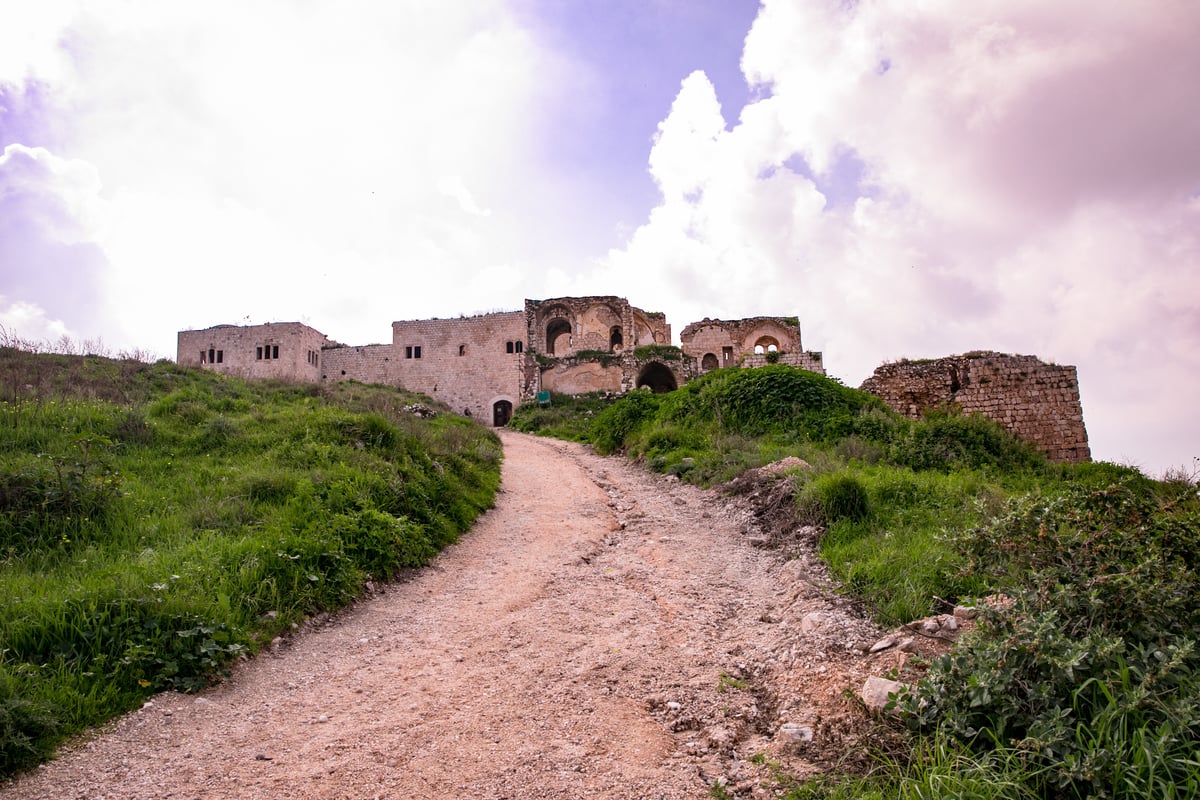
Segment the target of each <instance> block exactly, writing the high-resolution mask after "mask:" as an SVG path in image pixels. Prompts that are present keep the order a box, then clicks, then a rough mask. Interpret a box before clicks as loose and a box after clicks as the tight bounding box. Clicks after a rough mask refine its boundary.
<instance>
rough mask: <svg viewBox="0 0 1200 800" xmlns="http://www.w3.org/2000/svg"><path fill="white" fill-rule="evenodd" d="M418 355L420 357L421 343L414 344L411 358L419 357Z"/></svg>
mask: <svg viewBox="0 0 1200 800" xmlns="http://www.w3.org/2000/svg"><path fill="white" fill-rule="evenodd" d="M420 357H421V345H416V346H415V347H413V358H420Z"/></svg>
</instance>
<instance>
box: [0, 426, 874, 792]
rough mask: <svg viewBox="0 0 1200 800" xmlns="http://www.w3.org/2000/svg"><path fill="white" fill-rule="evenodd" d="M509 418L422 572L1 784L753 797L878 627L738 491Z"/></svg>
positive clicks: (797, 763) (860, 672)
mask: <svg viewBox="0 0 1200 800" xmlns="http://www.w3.org/2000/svg"><path fill="white" fill-rule="evenodd" d="M502 438H503V440H504V445H505V453H506V459H505V465H504V474H503V486H502V492H501V494H500V495H499V496H498V498H497V504H496V507H495V508H494V509H493V510H492V511H490V512H488V514H486V515H485V516H484V517H483V518H482V519H481V520H480V522H479V524H478V525H477V526H476V528H475V529H474V530H473V531H472V532H471V533H470V534H468V535H467V536H465V537H463V539H462V540H461V541H460V542H459V543H457V544H456V545H454V546H453V547H451V548H449V549H448V550H447V551H446V552H445V553H443V554H442V555H441V556H440V557H439V558H438V560H437V561H436V562H435V564H434V565H433V566H432V567H431V568H429V569H427V570H425V571H423V572H421V573H420V574H418V575H417V576H416V577H415V578H413V579H412V580H410V581H407V582H404V583H398V584H394V585H391V586H388V587H387V588H386V592H385V593H383V594H381V595H378V596H376V597H375V598H373V599H371V600H370V601H368V602H364V603H362V604H360V605H359V606H358V607H356V608H354V609H352V610H350V611H347V612H345V613H343V614H340V615H338V616H337V617H335V618H334V619H332V620H330V621H327V622H325V623H323V624H319V625H315V626H313V627H312V628H311V629H310V630H307V631H305V632H304V633H302V634H301V635H298V636H296V637H295V638H294V639H293V640H292V641H291V642H288V643H285V644H284V645H283V646H282V647H280V648H278V649H277V650H276V651H274V652H271V653H264V654H262V655H261V656H259V657H258V658H256V659H254V660H253V661H252V662H250V663H248V664H246V665H245V666H243V667H241V668H240V669H238V670H237V672H236V674H235V675H234V677H233V679H231V680H230V681H228V682H226V683H225V684H223V685H221V686H219V687H216V688H214V689H213V690H211V691H208V692H206V693H204V694H203V695H200V696H183V695H174V694H167V695H160V696H158V697H155V698H154V700H153V701H152V702H150V703H148V704H147V705H146V707H144V708H142V709H141V710H140V711H137V712H135V713H133V714H130V715H128V716H127V717H125V718H123V719H121V720H119V721H118V722H117V723H115V724H114V725H113V726H111V727H110V728H109V729H108V730H106V731H105V732H104V733H103V734H102V735H99V736H97V737H95V738H93V739H92V740H91V741H88V742H86V743H84V744H82V745H80V746H78V747H76V748H74V749H73V750H72V752H69V753H67V754H65V755H64V756H62V757H61V758H60V759H59V760H57V761H55V762H53V763H51V764H47V765H44V766H42V767H41V768H39V769H37V770H35V771H33V772H31V773H30V774H28V775H26V776H24V777H23V778H22V779H20V780H18V781H15V782H13V783H9V784H5V785H2V786H0V797H2V798H89V800H100V798H151V797H153V798H268V797H269V798H279V797H293V798H370V797H411V798H448V797H471V798H594V797H607V798H702V797H707V796H709V788H710V786H711V784H712V781H713V780H715V779H718V778H719V779H722V780H723V781H725V782H727V784H728V790H729V791H730V793H734V794H738V793H741V794H747V795H750V796H759V797H762V796H768V795H769V794H770V793H771V791H770V789H769V788H764V787H763V785H762V780H763V779H764V777H765V776H766V772H767V770H766V768H765V767H763V766H762V765H761V764H755V763H752V762H751V761H750V759H751V757H752V756H754V755H755V754H757V753H764V754H767V755H769V756H770V758H772V759H778V760H780V761H781V762H782V763H785V764H787V765H788V766H789V767H791V768H792V769H795V770H799V771H804V770H805V769H807V768H810V765H811V762H812V761H813V760H814V759H819V757H820V753H821V750H822V749H823V748H826V747H829V746H831V745H833V744H835V743H836V739H837V737H838V736H839V735H840V732H841V730H842V728H843V727H844V724H843V723H844V722H845V720H847V719H848V718H849V717H851V716H852V713H850V712H848V711H847V704H846V702H845V700H844V698H843V697H842V693H843V690H844V689H845V688H846V687H847V686H853V685H857V684H860V683H861V682H862V679H863V677H864V676H865V675H866V674H867V672H868V670H869V669H872V667H871V666H869V665H868V663H867V661H866V660H865V659H864V658H863V656H862V655H861V650H862V649H863V648H864V646H865V645H869V644H870V643H871V642H872V641H874V639H875V638H876V637H877V635H878V632H877V631H876V630H874V629H873V628H872V627H871V626H870V625H868V624H867V623H865V622H863V621H862V620H860V619H858V618H857V617H856V616H855V615H853V614H852V613H850V610H849V609H847V608H846V607H845V604H844V603H841V602H840V601H839V600H837V599H836V598H835V597H834V596H833V595H831V594H830V593H829V592H828V591H827V587H826V586H825V583H824V581H823V579H822V578H821V575H823V572H822V570H821V569H820V567H819V565H817V564H816V563H815V562H813V561H812V560H811V559H808V558H806V557H804V556H803V555H802V556H801V557H799V558H793V559H790V560H784V559H782V558H781V557H780V556H779V555H778V553H775V552H771V551H765V550H760V549H756V548H754V547H751V546H750V544H749V543H748V540H747V536H746V532H745V525H746V523H747V521H748V520H749V518H750V514H749V512H748V511H746V510H745V509H744V508H743V507H742V506H741V505H740V501H732V500H727V499H725V498H722V497H720V496H719V495H717V494H715V493H711V492H704V491H701V490H699V489H696V488H694V487H690V486H687V485H682V484H680V483H678V482H677V481H674V480H673V479H670V478H665V477H662V476H654V475H650V474H647V473H644V472H642V471H640V470H639V469H637V468H635V467H631V466H628V465H626V464H624V463H623V462H621V461H620V460H617V459H603V458H600V457H598V456H595V455H594V454H592V453H590V452H589V451H587V450H586V449H584V448H582V447H579V446H577V445H572V444H568V443H563V442H556V441H550V440H542V439H534V438H532V437H527V436H523V435H520V434H515V433H511V432H507V431H505V432H503V433H502ZM873 668H874V669H875V671H878V670H879V666H878V665H875V666H874V667H873ZM785 723H789V724H788V725H785ZM810 733H811V734H812V735H813V736H814V737H815V741H813V742H812V743H808V744H805V743H804V742H803V740H804V739H806V738H807V737H808V736H809V734H810ZM758 760H759V761H761V759H758Z"/></svg>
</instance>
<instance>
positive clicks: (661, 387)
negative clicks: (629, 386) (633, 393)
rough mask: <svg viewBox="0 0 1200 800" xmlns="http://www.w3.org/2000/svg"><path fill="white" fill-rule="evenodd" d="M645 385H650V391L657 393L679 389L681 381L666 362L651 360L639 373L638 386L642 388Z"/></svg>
mask: <svg viewBox="0 0 1200 800" xmlns="http://www.w3.org/2000/svg"><path fill="white" fill-rule="evenodd" d="M643 386H647V387H649V388H650V391H652V392H654V393H655V394H665V393H667V392H673V391H675V390H676V389H678V388H679V381H678V380H676V379H675V373H674V372H671V370H670V369H669V368H668V367H667V366H666V365H665V364H661V363H659V362H658V361H651V362H650V363H649V364H647V365H646V366H644V367H642V371H641V372H639V373H638V378H637V388H639V389H640V388H642V387H643Z"/></svg>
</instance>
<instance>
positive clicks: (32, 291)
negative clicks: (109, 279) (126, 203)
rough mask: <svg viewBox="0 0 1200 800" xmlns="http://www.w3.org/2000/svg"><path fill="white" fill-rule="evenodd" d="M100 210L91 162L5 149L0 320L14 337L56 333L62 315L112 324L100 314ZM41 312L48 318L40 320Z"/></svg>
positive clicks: (103, 262)
mask: <svg viewBox="0 0 1200 800" xmlns="http://www.w3.org/2000/svg"><path fill="white" fill-rule="evenodd" d="M104 215H105V209H104V203H103V202H102V200H101V199H100V181H99V178H98V176H97V173H96V170H95V169H94V168H93V167H92V165H90V164H88V163H86V162H84V161H80V160H77V159H64V158H60V157H58V156H56V155H54V154H53V153H51V152H50V151H48V150H46V149H44V148H40V147H25V146H24V145H19V144H10V145H8V146H7V147H5V148H4V151H3V153H2V154H0V287H3V290H4V293H5V295H7V296H8V299H9V301H10V303H11V305H10V307H9V309H8V311H7V312H6V319H7V322H6V323H5V324H6V325H7V326H8V327H9V328H13V329H15V332H16V334H17V335H20V336H22V337H27V338H37V339H40V338H44V337H43V333H45V332H46V331H50V330H53V331H55V332H57V334H58V335H61V334H62V333H66V332H67V331H66V329H65V327H63V326H64V323H62V322H61V320H62V319H66V318H70V319H72V320H73V324H75V325H76V326H78V327H81V328H83V330H85V331H90V330H96V329H98V328H99V326H100V325H102V324H103V323H104V322H105V321H111V320H110V318H108V317H107V316H106V314H105V313H104V307H105V303H104V290H103V281H102V278H103V273H104V271H105V269H106V268H107V267H108V261H107V258H106V256H105V254H104V253H103V251H102V250H101V248H100V247H99V246H98V245H97V244H96V239H97V237H98V236H99V235H100V229H101V228H102V225H103V218H104ZM31 309H38V314H33V313H32V311H31ZM46 314H49V315H50V317H51V318H52V321H51V322H46V321H45V320H44V319H43V317H44V315H46ZM48 326H49V327H48ZM26 328H29V329H30V330H26ZM60 328H62V330H60ZM33 329H36V331H35V330H33ZM56 338H57V336H56Z"/></svg>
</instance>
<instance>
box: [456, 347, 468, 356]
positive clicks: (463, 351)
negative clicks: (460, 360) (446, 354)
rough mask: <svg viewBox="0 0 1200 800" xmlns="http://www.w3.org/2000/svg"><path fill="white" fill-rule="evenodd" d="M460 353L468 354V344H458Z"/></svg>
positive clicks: (462, 354) (461, 354)
mask: <svg viewBox="0 0 1200 800" xmlns="http://www.w3.org/2000/svg"><path fill="white" fill-rule="evenodd" d="M458 354H459V355H460V356H465V355H466V354H467V346H466V345H465V344H460V345H459V346H458Z"/></svg>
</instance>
